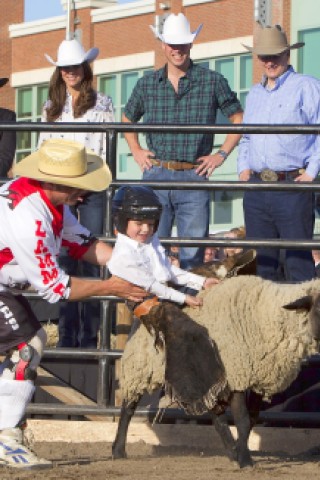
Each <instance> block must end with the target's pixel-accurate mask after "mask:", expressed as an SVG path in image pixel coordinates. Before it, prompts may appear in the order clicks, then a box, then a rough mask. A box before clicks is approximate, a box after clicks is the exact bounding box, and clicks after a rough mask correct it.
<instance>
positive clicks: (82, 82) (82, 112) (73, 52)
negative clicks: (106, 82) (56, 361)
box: [35, 39, 114, 348]
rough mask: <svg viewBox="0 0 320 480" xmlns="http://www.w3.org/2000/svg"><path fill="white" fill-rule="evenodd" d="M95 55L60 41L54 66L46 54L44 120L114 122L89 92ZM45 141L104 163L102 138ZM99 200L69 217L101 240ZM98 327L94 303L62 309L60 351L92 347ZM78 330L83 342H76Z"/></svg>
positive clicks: (90, 271)
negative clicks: (65, 144) (82, 150)
mask: <svg viewBox="0 0 320 480" xmlns="http://www.w3.org/2000/svg"><path fill="white" fill-rule="evenodd" d="M98 53H99V50H98V49H97V48H91V49H90V50H88V51H85V49H84V48H83V46H82V45H81V44H80V43H79V42H78V40H76V39H73V40H64V41H63V42H62V43H61V44H60V46H59V48H58V54H57V60H56V61H55V60H53V59H52V58H51V57H50V56H49V55H47V54H46V55H45V56H46V58H47V60H48V61H49V62H50V63H52V64H53V65H55V66H56V69H55V71H54V72H53V75H52V77H51V80H50V85H49V100H48V101H47V102H46V103H45V105H44V108H43V115H42V121H44V122H46V121H47V122H88V123H90V122H97V123H103V122H113V121H114V113H113V105H112V100H111V98H110V97H108V96H106V95H104V94H102V93H99V92H96V91H95V90H94V89H93V87H92V81H93V73H92V69H91V66H90V63H91V62H93V61H94V60H95V59H96V57H97V56H98ZM49 138H65V139H70V140H76V141H78V142H81V143H82V144H83V145H85V146H86V147H87V148H90V149H91V150H93V151H94V152H95V153H96V154H97V155H100V156H101V157H102V158H104V159H106V135H105V134H104V133H87V132H81V133H80V132H78V133H75V132H57V131H50V132H42V133H41V134H40V138H39V145H41V143H42V142H43V141H44V140H46V139H49ZM103 197H104V193H103V192H99V193H93V194H91V195H89V196H87V197H86V199H85V200H84V202H82V203H81V204H79V205H76V206H75V207H74V208H73V213H74V214H75V215H78V216H79V218H80V222H81V223H82V224H83V225H84V226H85V227H87V228H88V229H89V230H90V231H92V232H94V233H95V234H99V235H101V234H102V233H103V204H104V201H103ZM61 258H62V261H63V262H64V265H65V267H66V268H68V271H69V272H70V273H75V272H76V271H77V270H78V263H77V262H75V261H71V260H70V259H68V258H67V257H65V256H62V257H61ZM65 262H67V264H68V265H67V264H65ZM81 268H82V273H83V275H84V276H95V277H98V276H99V274H100V272H99V268H97V267H95V266H92V265H89V264H87V263H83V264H81ZM38 304H39V302H38ZM35 308H37V305H36V306H35ZM52 315H54V314H53V313H52V312H51V317H52ZM55 315H57V314H55ZM58 316H59V314H58ZM66 319H68V320H66ZM99 326H100V307H99V303H98V302H86V303H85V304H83V305H79V304H77V303H74V304H72V305H71V304H70V305H63V306H62V307H61V309H60V321H59V330H60V338H59V346H60V347H75V346H82V347H88V348H95V347H96V345H97V332H98V329H99ZM79 327H80V331H81V334H80V335H81V338H78V334H79Z"/></svg>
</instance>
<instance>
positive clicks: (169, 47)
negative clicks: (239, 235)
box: [122, 13, 242, 269]
mask: <svg viewBox="0 0 320 480" xmlns="http://www.w3.org/2000/svg"><path fill="white" fill-rule="evenodd" d="M151 28H152V30H153V32H154V33H155V35H156V36H157V37H158V39H159V40H161V42H162V50H163V53H164V56H165V58H166V62H167V63H166V65H165V66H164V67H163V68H161V69H160V70H157V71H154V72H153V73H151V74H150V75H145V76H144V77H143V78H141V79H140V80H139V81H138V82H137V84H136V86H135V88H134V90H133V92H132V95H131V97H130V98H129V101H128V102H127V105H126V106H125V109H124V114H123V117H122V120H123V121H124V122H137V121H138V120H140V118H141V117H142V116H143V118H144V122H146V123H155V124H162V125H163V124H188V123H189V124H198V125H214V124H215V122H216V116H217V111H218V109H220V110H221V111H222V113H223V114H224V115H225V116H226V117H228V118H229V119H230V120H231V122H233V123H240V122H241V120H242V108H241V105H240V103H239V101H238V99H237V97H236V94H235V93H234V92H232V91H231V89H230V87H229V85H228V82H227V81H226V79H225V78H224V77H223V76H222V75H220V74H219V73H217V72H213V71H211V70H209V69H208V68H203V67H201V66H199V65H195V64H194V63H193V62H192V61H191V59H190V50H191V47H192V44H193V42H194V40H195V39H196V37H197V35H198V34H199V32H200V30H201V28H202V25H200V26H199V27H198V28H197V29H196V30H195V31H194V32H191V30H190V24H189V22H188V20H187V18H186V17H185V16H184V15H183V14H182V13H179V14H178V15H175V14H170V15H169V16H168V17H167V19H166V21H165V23H164V26H163V32H162V33H159V32H158V31H157V30H156V29H155V28H154V27H151ZM178 130H179V128H178V127H177V132H175V133H169V134H163V133H158V132H154V133H153V132H152V133H148V134H147V135H146V139H147V145H148V148H147V149H143V148H142V147H141V145H140V143H139V140H138V135H137V134H135V133H127V134H125V137H126V140H127V142H128V144H129V147H130V150H131V152H132V155H133V157H134V159H135V161H136V162H137V164H138V165H139V167H140V169H141V170H142V171H143V179H144V180H150V181H165V182H175V181H177V182H192V181H196V182H200V181H206V180H207V179H208V178H209V176H210V175H211V174H212V173H213V171H214V170H215V168H217V167H219V166H220V165H221V164H222V163H223V161H224V160H225V159H226V158H227V157H228V155H229V154H230V152H231V151H232V150H233V148H234V147H235V145H236V144H237V142H238V140H239V135H235V134H229V135H227V136H226V139H225V141H224V143H223V145H222V147H221V149H220V150H218V151H217V152H215V153H214V154H212V148H213V138H214V136H213V135H212V134H203V133H201V134H181V133H180V134H179V133H178ZM157 195H158V197H159V200H160V201H161V203H162V206H163V213H162V216H161V219H160V224H159V229H158V234H159V236H160V237H170V236H171V229H172V226H173V223H174V221H175V222H176V225H177V230H178V236H180V237H200V238H203V237H206V236H208V227H209V200H210V193H209V191H208V190H198V191H197V190H158V191H157ZM203 254H204V249H203V248H195V247H181V248H180V261H181V267H182V268H184V269H188V268H190V267H192V266H194V265H196V264H199V263H202V262H203Z"/></svg>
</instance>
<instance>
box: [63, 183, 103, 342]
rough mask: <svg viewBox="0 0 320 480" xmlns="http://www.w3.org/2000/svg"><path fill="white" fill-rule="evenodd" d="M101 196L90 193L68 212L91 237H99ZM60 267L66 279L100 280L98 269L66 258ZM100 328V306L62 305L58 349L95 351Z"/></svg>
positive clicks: (97, 303) (95, 303)
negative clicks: (93, 349)
mask: <svg viewBox="0 0 320 480" xmlns="http://www.w3.org/2000/svg"><path fill="white" fill-rule="evenodd" d="M104 195H105V192H99V193H92V194H90V195H89V196H88V197H86V199H85V201H84V202H83V203H80V204H79V205H77V206H76V207H74V208H73V209H71V210H72V212H73V213H74V215H75V216H76V217H77V218H78V219H79V222H80V223H81V224H82V225H83V226H84V227H86V228H87V229H88V230H90V232H92V233H93V234H94V235H95V234H96V235H101V234H102V233H103V198H104ZM60 265H61V266H62V268H64V269H65V270H66V272H67V273H68V274H70V275H80V276H83V277H100V267H98V266H96V265H92V264H90V263H87V262H78V261H77V260H74V259H73V258H71V257H69V256H68V255H62V256H61V257H60ZM99 328H100V302H98V301H95V302H92V301H87V302H82V303H81V302H65V303H63V304H62V305H61V307H60V316H59V342H58V347H83V348H96V347H97V335H98V331H99Z"/></svg>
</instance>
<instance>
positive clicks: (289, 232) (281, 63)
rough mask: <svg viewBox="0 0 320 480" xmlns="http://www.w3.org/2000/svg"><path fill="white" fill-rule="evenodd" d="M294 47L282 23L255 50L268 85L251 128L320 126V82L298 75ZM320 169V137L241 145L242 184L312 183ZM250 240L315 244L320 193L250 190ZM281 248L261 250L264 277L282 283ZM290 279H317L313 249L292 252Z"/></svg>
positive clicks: (269, 138)
mask: <svg viewBox="0 0 320 480" xmlns="http://www.w3.org/2000/svg"><path fill="white" fill-rule="evenodd" d="M303 46H304V43H296V44H294V45H289V44H288V42H287V38H286V35H285V33H284V32H283V30H282V29H281V27H280V26H279V25H275V26H274V27H265V28H263V29H262V30H261V31H260V34H259V36H258V39H257V43H256V46H255V47H254V48H250V47H246V48H247V49H248V50H250V51H252V52H253V53H256V54H257V56H258V60H259V62H260V63H261V65H262V67H263V69H264V76H263V79H262V82H261V83H259V84H257V85H254V86H253V87H252V88H251V90H250V92H249V94H248V96H247V100H246V108H245V113H244V123H247V124H254V123H256V124H284V125H285V124H301V125H308V124H319V123H320V81H319V80H317V79H315V78H313V77H310V76H307V75H301V74H298V73H296V72H295V71H294V70H293V68H292V66H291V65H290V64H289V61H290V50H291V49H293V48H300V47H303ZM319 170H320V137H319V136H317V135H301V134H290V135H287V134H268V135H264V134H262V135H260V134H259V135H256V134H248V135H244V136H243V138H242V139H241V142H240V145H239V156H238V173H239V178H240V180H243V181H254V182H267V181H273V182H274V181H278V182H311V181H312V180H314V178H315V177H316V176H317V175H318V173H319ZM243 208H244V216H245V226H246V234H247V238H260V239H277V238H283V239H287V240H288V239H291V240H298V239H299V240H302V239H305V240H309V239H311V238H312V236H313V229H314V195H313V193H312V192H311V191H302V190H299V191H298V190H297V191H295V192H293V191H276V192H273V191H249V190H248V191H246V192H245V194H244V200H243ZM279 257H280V251H279V250H278V249H270V248H259V249H258V255H257V264H258V275H260V276H262V277H263V278H267V279H270V280H277V279H279V263H280V262H279ZM284 272H285V276H286V279H287V280H290V281H304V280H308V279H310V278H313V277H314V276H315V269H314V262H313V259H312V254H311V252H310V251H303V250H286V252H285V260H284Z"/></svg>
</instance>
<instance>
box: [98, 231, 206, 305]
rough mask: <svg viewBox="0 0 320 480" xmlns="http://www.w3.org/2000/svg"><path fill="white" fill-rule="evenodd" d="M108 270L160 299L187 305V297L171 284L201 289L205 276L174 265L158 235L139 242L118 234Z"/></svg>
mask: <svg viewBox="0 0 320 480" xmlns="http://www.w3.org/2000/svg"><path fill="white" fill-rule="evenodd" d="M107 267H108V269H109V271H110V273H111V274H112V275H116V276H117V277H120V278H123V279H125V280H127V281H129V282H131V283H134V284H135V285H139V286H140V287H143V288H145V289H146V290H147V291H148V292H150V293H153V294H154V295H157V296H158V297H159V298H162V299H165V300H171V301H173V302H176V303H180V304H182V303H184V302H185V299H186V295H185V294H184V293H182V292H179V291H177V290H175V289H174V288H171V287H168V286H167V285H166V283H167V282H169V281H170V282H172V283H174V284H176V285H185V286H187V287H190V288H193V289H195V290H201V288H202V287H203V284H204V282H205V277H202V276H200V275H196V274H194V273H191V272H188V271H186V270H182V269H181V268H179V267H176V266H174V265H172V264H171V263H170V261H169V259H168V258H167V256H166V254H165V250H164V248H163V247H162V245H161V244H160V242H159V239H158V236H157V235H156V234H155V235H153V236H152V237H151V239H150V241H149V242H148V243H139V242H137V241H136V240H133V239H132V238H129V237H128V236H127V235H123V234H121V233H118V235H117V241H116V244H115V247H114V249H113V252H112V256H111V259H110V261H109V262H108V264H107Z"/></svg>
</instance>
